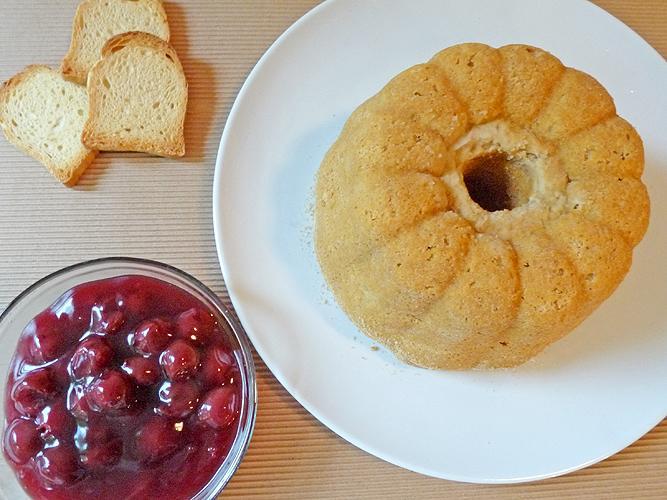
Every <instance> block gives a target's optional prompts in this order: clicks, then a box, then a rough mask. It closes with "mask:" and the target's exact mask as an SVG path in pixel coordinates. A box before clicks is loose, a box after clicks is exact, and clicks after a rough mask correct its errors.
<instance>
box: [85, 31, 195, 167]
mask: <svg viewBox="0 0 667 500" xmlns="http://www.w3.org/2000/svg"><path fill="white" fill-rule="evenodd" d="M102 56H103V57H102V59H101V60H100V61H98V62H97V63H96V64H95V66H93V68H92V69H91V70H90V73H89V74H88V95H89V98H90V108H89V116H88V121H87V122H86V124H85V126H84V128H83V134H82V140H83V143H84V144H85V145H86V146H88V147H91V148H95V149H99V150H102V151H141V152H145V153H150V154H154V155H158V156H183V155H184V154H185V141H184V138H183V123H184V121H185V109H186V106H187V101H188V84H187V82H186V80H185V74H184V73H183V67H182V66H181V63H180V61H179V60H178V56H177V55H176V51H175V50H174V49H173V48H172V47H171V45H169V44H168V43H167V42H165V41H164V40H162V39H160V38H158V37H156V36H153V35H149V34H147V33H139V32H131V33H124V34H121V35H118V36H115V37H114V38H112V39H111V40H109V41H108V42H107V43H106V45H105V46H104V48H103V49H102Z"/></svg>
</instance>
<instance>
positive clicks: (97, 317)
mask: <svg viewBox="0 0 667 500" xmlns="http://www.w3.org/2000/svg"><path fill="white" fill-rule="evenodd" d="M117 307H118V306H117V304H116V303H115V300H113V301H112V300H109V301H107V302H106V303H105V304H103V305H101V306H100V305H96V306H94V307H93V308H92V309H91V311H90V330H91V331H92V332H95V333H100V334H102V335H113V334H114V333H118V332H119V331H120V330H121V329H122V328H123V325H124V324H125V315H124V314H123V313H122V312H121V311H119V310H118V308H117Z"/></svg>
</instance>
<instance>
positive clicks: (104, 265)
mask: <svg viewBox="0 0 667 500" xmlns="http://www.w3.org/2000/svg"><path fill="white" fill-rule="evenodd" d="M127 275H140V276H146V277H150V278H156V279H159V280H162V281H165V282H167V283H169V284H172V285H175V286H177V287H179V288H181V289H182V290H184V291H185V292H188V293H189V294H191V295H193V296H194V297H195V298H197V299H199V300H200V301H201V302H203V303H204V304H205V305H206V306H208V307H209V308H210V309H211V311H213V312H215V313H216V315H217V316H218V318H217V319H218V322H219V323H220V325H221V326H222V327H223V329H224V331H225V333H226V334H227V336H228V342H229V344H230V346H231V349H232V352H233V354H234V356H235V358H236V361H237V363H238V365H239V368H240V375H241V376H240V378H241V384H240V385H241V391H242V392H241V394H242V398H241V400H242V403H241V408H240V413H239V423H238V428H237V432H236V436H235V438H234V441H233V443H232V445H231V448H230V450H229V453H228V455H227V457H226V458H225V460H224V461H223V463H222V464H221V465H220V467H219V468H218V470H217V471H216V472H215V474H214V475H213V477H212V478H211V479H210V480H209V481H208V483H207V484H206V485H205V486H204V487H203V488H202V489H201V490H200V491H199V492H197V493H196V494H195V495H194V496H193V497H192V498H193V499H196V500H205V499H213V498H215V497H216V496H217V495H218V493H220V491H221V490H222V489H223V488H224V487H225V485H226V484H227V483H228V482H229V480H230V479H231V477H232V475H233V474H234V473H235V472H236V470H237V469H238V467H239V464H240V463H241V460H242V459H243V456H244V455H245V452H246V450H247V448H248V445H249V443H250V438H251V436H252V431H253V427H254V424H255V413H256V409H257V400H256V397H257V396H256V394H257V392H256V381H255V366H254V363H253V358H252V353H251V349H250V343H249V341H248V339H247V337H246V334H245V332H244V331H243V328H242V327H241V325H240V324H239V323H238V321H237V320H236V319H235V318H234V317H233V316H232V314H231V313H230V311H229V310H228V309H227V307H226V306H225V305H224V304H223V303H222V302H221V301H220V299H219V298H218V297H217V296H216V295H215V294H214V293H213V292H212V291H211V290H210V289H209V288H207V287H206V286H205V285H204V284H203V283H201V282H200V281H198V280H197V279H196V278H194V277H192V276H190V275H189V274H187V273H185V272H183V271H181V270H179V269H176V268H174V267H172V266H169V265H167V264H163V263H160V262H156V261H151V260H145V259H136V258H129V257H108V258H104V259H97V260H91V261H87V262H82V263H79V264H75V265H72V266H69V267H66V268H63V269H61V270H59V271H56V272H54V273H52V274H50V275H48V276H46V277H44V278H42V279H40V280H39V281H37V282H36V283H34V284H33V285H31V286H30V287H28V288H27V289H26V290H25V291H23V292H22V293H21V294H19V295H18V296H17V297H16V298H15V299H14V300H13V301H12V302H11V303H10V304H9V306H8V307H7V309H5V311H4V312H3V313H2V315H0V373H2V374H3V375H4V377H3V379H2V380H1V382H0V402H1V404H0V417H1V420H2V422H3V426H2V427H3V429H2V430H3V433H4V427H5V425H6V422H5V404H4V401H5V391H6V380H7V376H8V369H9V365H10V362H11V359H12V356H13V354H14V351H15V349H16V345H17V341H18V338H19V336H20V334H21V332H22V331H23V329H24V327H25V326H26V325H27V324H28V323H29V322H30V320H31V319H32V318H34V317H35V316H36V315H37V314H38V313H40V312H41V311H43V310H44V309H46V308H47V307H49V306H50V305H51V304H53V303H54V302H55V301H56V299H58V298H59V297H60V296H61V295H62V294H63V293H65V292H66V291H67V290H69V289H71V288H72V287H74V286H77V285H79V284H82V283H86V282H90V281H97V280H101V279H105V278H112V277H117V276H127ZM0 454H1V453H0ZM0 498H12V499H18V498H27V495H26V493H25V492H24V490H23V488H22V487H21V485H20V484H19V482H18V480H17V479H16V476H15V475H14V472H13V470H12V468H11V467H10V466H9V464H8V463H7V462H6V460H4V457H3V459H0Z"/></svg>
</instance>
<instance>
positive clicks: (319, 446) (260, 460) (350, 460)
mask: <svg viewBox="0 0 667 500" xmlns="http://www.w3.org/2000/svg"><path fill="white" fill-rule="evenodd" d="M76 3H77V2H76V0H60V1H58V2H53V1H52V0H32V1H30V2H25V1H23V0H2V2H1V3H0V19H2V24H3V29H2V30H0V47H2V48H1V49H0V80H6V79H7V78H9V77H10V76H11V75H13V74H14V73H16V72H17V71H19V70H20V69H22V68H23V67H24V66H25V65H27V64H30V63H46V64H51V65H57V64H58V63H59V61H60V58H61V57H62V55H63V54H64V53H65V51H66V49H67V46H68V43H69V34H70V28H71V21H72V18H73V14H74V10H75V8H76ZM316 3H317V2H316V1H314V0H280V1H275V0H236V1H234V0H224V1H223V0H188V1H181V2H175V1H169V2H166V8H167V12H168V15H169V19H170V24H171V27H172V35H173V39H172V41H173V43H174V45H175V47H176V50H177V51H178V53H179V56H180V57H181V59H182V61H183V65H184V67H185V70H186V73H187V76H188V81H189V84H190V107H189V110H188V117H187V120H186V135H187V137H186V143H187V146H188V154H187V156H186V158H185V159H183V160H180V161H173V160H164V159H160V158H148V157H145V156H143V155H138V154H105V155H103V156H101V157H100V158H99V159H98V160H97V161H96V162H95V163H94V165H93V167H92V168H91V169H89V171H88V172H86V174H85V175H84V176H83V178H82V180H81V182H80V184H79V186H78V187H77V188H76V189H74V190H67V189H65V188H63V187H61V186H60V185H58V184H57V183H56V182H54V181H53V180H52V179H51V178H50V177H49V175H48V174H47V173H46V171H45V170H44V169H43V168H42V167H40V166H39V165H37V164H36V163H35V162H33V161H32V160H31V159H29V158H26V157H24V156H23V155H22V154H21V153H20V152H18V151H16V150H15V149H14V148H13V147H11V146H10V145H9V144H7V142H6V141H4V140H0V178H1V179H2V182H0V214H1V215H0V238H1V240H0V310H2V309H4V308H5V307H6V305H7V304H8V303H9V302H10V300H11V299H12V298H13V297H14V296H16V295H17V294H18V293H19V292H20V291H21V290H23V289H24V288H25V287H26V286H28V285H29V284H30V283H32V282H33V281H35V280H36V279H38V278H40V277H42V276H44V275H45V274H47V273H49V272H51V271H54V270H56V269H58V268H60V267H62V266H65V265H68V264H72V263H74V262H78V261H81V260H86V259H91V258H96V257H103V256H109V255H121V254H122V255H129V256H138V257H146V258H153V259H158V260H162V261H164V262H167V263H169V264H172V265H175V266H178V267H180V268H182V269H184V270H185V271H187V272H190V273H192V274H194V275H195V276H197V277H198V278H200V279H201V280H202V281H204V282H205V283H206V284H207V285H209V286H210V287H211V288H212V289H213V290H214V291H215V292H217V293H218V294H219V295H220V296H221V297H223V298H224V299H225V300H228V297H227V293H226V291H225V287H224V283H223V280H222V277H221V274H220V268H219V265H218V260H217V256H216V251H215V245H214V242H213V225H212V221H211V210H212V207H211V185H212V179H213V166H214V163H215V156H216V153H217V148H218V141H219V138H220V134H221V131H222V128H223V126H224V123H225V120H226V118H227V114H228V112H229V109H230V107H231V105H232V103H233V100H234V98H235V96H236V94H237V92H238V90H239V88H240V86H241V84H242V83H243V80H244V79H245V77H246V76H247V74H248V72H249V71H250V69H251V68H252V66H253V65H254V63H255V62H256V61H257V59H258V58H259V57H260V56H261V55H262V53H263V52H264V51H265V50H266V48H267V47H268V46H269V45H270V44H271V43H272V42H273V41H274V40H275V38H276V37H277V36H278V35H280V33H282V32H283V31H284V30H285V29H286V28H287V27H288V26H289V25H290V24H291V23H292V22H294V21H295V20H296V19H298V18H299V17H300V16H301V15H303V14H304V13H305V12H306V11H308V10H309V9H310V8H312V7H313V6H314V5H315V4H316ZM596 3H597V4H598V5H600V6H601V7H603V8H604V9H606V10H607V11H609V12H610V13H612V14H613V15H615V16H617V17H618V18H620V19H621V20H622V21H624V22H625V23H626V24H627V25H629V26H630V27H631V28H633V29H634V30H636V31H637V32H638V33H639V34H640V35H642V36H643V37H644V38H645V39H646V40H647V41H648V42H649V43H650V44H651V45H652V46H653V47H655V48H656V50H658V51H659V52H660V53H661V54H662V55H663V56H665V55H666V54H667V2H665V1H664V0H642V1H639V0H634V1H627V0H598V1H597V2H596ZM35 26H38V27H39V28H38V30H37V31H34V30H35ZM257 365H258V375H259V376H258V379H259V398H260V409H259V415H258V419H257V426H256V430H255V435H254V438H253V441H252V444H251V446H250V449H249V451H248V454H247V456H246V458H245V460H244V462H243V464H242V465H241V468H240V469H239V471H238V473H237V474H236V475H235V477H234V478H233V480H232V481H231V483H230V484H229V486H228V488H227V490H226V491H225V493H224V494H223V496H224V497H227V498H249V497H255V496H256V497H262V498H359V497H364V498H447V497H454V498H468V497H474V498H512V499H514V498H556V497H558V498H639V497H643V498H665V496H666V492H667V422H665V421H663V422H662V423H661V424H660V425H659V426H658V427H656V428H655V429H653V430H652V431H651V432H649V433H648V434H647V435H646V436H644V437H643V438H642V439H640V440H639V441H638V442H636V443H635V444H633V445H632V446H630V447H628V448H627V449H625V450H623V451H622V452H620V453H618V454H617V455H615V456H613V457H611V458H609V459H607V460H605V461H603V462H601V463H599V464H597V465H594V466H592V467H589V468H587V469H585V470H582V471H579V472H575V473H572V474H568V475H566V476H563V477H560V478H555V479H550V480H546V481H541V482H537V483H532V484H524V485H515V486H483V485H470V484H459V483H454V482H449V481H444V480H437V479H432V478H428V477H424V476H421V475H419V474H415V473H412V472H409V471H406V470H403V469H400V468H398V467H395V466H393V465H390V464H388V463H385V462H383V461H381V460H378V459H376V458H375V457H373V456H371V455H368V454H366V453H365V452H363V451H361V450H359V449H357V448H355V447H353V446H352V445H350V444H348V443H347V442H345V441H343V440H342V439H340V438H339V437H337V436H336V435H335V434H333V433H332V432H330V431H329V430H328V429H326V428H325V427H323V426H322V425H321V424H320V423H319V422H318V421H316V420H315V419H314V418H313V417H312V416H310V415H309V414H308V413H307V412H306V411H305V410H303V409H302V408H301V406H300V405H299V404H298V403H297V402H296V401H295V400H294V399H292V397H291V396H290V395H289V394H288V393H287V392H286V391H285V390H284V389H283V388H282V387H281V386H280V385H279V384H278V382H277V381H276V380H275V379H274V378H273V376H272V375H271V373H270V372H269V371H268V369H267V368H266V366H264V365H263V364H262V362H261V361H260V360H259V359H257ZM610 418H613V416H611V417H610Z"/></svg>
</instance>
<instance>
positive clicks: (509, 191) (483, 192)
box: [463, 152, 533, 212]
mask: <svg viewBox="0 0 667 500" xmlns="http://www.w3.org/2000/svg"><path fill="white" fill-rule="evenodd" d="M463 172H464V174H463V182H464V183H465V185H466V188H467V189H468V194H470V198H472V200H473V201H474V202H475V203H477V204H478V205H479V206H480V207H482V208H483V209H484V210H486V211H487V212H497V211H498V210H512V209H513V208H517V207H520V206H521V205H524V204H525V203H527V202H528V199H529V198H530V196H531V194H532V193H533V179H532V176H531V175H530V170H529V168H527V166H526V165H525V164H523V163H522V162H520V161H517V160H509V159H508V158H507V155H505V154H504V153H501V152H493V153H487V154H484V155H481V156H477V157H475V158H472V159H471V160H469V161H468V162H467V163H466V165H465V167H464V169H463Z"/></svg>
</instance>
